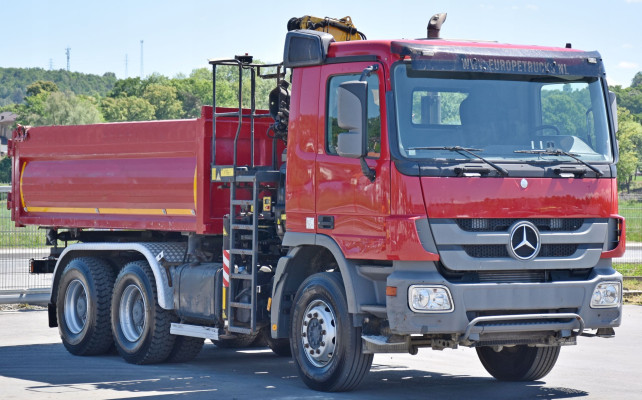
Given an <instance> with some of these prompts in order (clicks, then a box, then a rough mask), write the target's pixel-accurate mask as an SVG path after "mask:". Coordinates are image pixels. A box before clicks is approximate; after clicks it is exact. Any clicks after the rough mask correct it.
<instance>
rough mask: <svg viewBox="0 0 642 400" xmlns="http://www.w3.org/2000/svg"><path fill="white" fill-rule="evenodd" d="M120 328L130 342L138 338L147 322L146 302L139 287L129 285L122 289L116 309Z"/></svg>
mask: <svg viewBox="0 0 642 400" xmlns="http://www.w3.org/2000/svg"><path fill="white" fill-rule="evenodd" d="M118 314H119V317H120V318H119V319H120V329H121V331H122V332H123V335H124V336H125V338H126V339H127V340H129V341H130V342H136V341H137V340H138V339H140V337H141V335H142V334H143V331H144V330H145V324H146V323H147V304H146V303H145V298H144V297H143V294H142V292H141V291H140V288H139V287H138V286H136V285H129V286H127V287H126V288H125V290H124V291H123V294H122V296H121V298H120V307H119V309H118Z"/></svg>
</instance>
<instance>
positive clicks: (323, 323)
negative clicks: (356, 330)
mask: <svg viewBox="0 0 642 400" xmlns="http://www.w3.org/2000/svg"><path fill="white" fill-rule="evenodd" d="M336 334H337V322H336V317H335V315H334V311H333V310H332V308H331V307H330V306H329V305H328V304H327V303H326V302H325V301H323V300H315V301H313V302H312V303H310V304H309V305H308V307H307V308H306V309H305V313H304V314H303V321H302V324H301V339H302V340H301V341H302V344H303V351H304V352H305V355H306V357H307V358H308V361H310V363H312V365H314V366H315V367H325V366H326V365H328V364H329V363H330V361H332V357H333V356H334V351H335V348H336Z"/></svg>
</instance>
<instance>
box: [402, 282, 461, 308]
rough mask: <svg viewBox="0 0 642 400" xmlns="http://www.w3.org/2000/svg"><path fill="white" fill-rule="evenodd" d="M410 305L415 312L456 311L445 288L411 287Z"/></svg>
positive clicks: (409, 292)
mask: <svg viewBox="0 0 642 400" xmlns="http://www.w3.org/2000/svg"><path fill="white" fill-rule="evenodd" d="M408 304H409V305H410V309H411V310H412V311H414V312H424V313H430V312H452V311H453V310H454V309H455V307H454V305H453V301H452V297H451V296H450V291H449V290H448V288H447V287H445V286H414V285H413V286H410V288H409V289H408Z"/></svg>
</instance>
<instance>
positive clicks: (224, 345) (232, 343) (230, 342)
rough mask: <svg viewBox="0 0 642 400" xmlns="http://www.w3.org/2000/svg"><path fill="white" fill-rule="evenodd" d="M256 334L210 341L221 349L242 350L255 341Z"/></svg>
mask: <svg viewBox="0 0 642 400" xmlns="http://www.w3.org/2000/svg"><path fill="white" fill-rule="evenodd" d="M257 337H258V333H250V334H248V335H242V334H237V335H236V336H234V337H233V338H226V339H219V340H214V339H212V343H214V344H215V345H216V347H218V348H221V349H242V348H245V347H250V346H251V345H252V344H253V343H254V342H255V341H256V339H257Z"/></svg>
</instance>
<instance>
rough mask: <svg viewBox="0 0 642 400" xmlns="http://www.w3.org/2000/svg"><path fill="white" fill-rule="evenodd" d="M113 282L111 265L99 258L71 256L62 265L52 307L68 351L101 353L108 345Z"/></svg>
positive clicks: (89, 353)
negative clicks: (54, 305)
mask: <svg viewBox="0 0 642 400" xmlns="http://www.w3.org/2000/svg"><path fill="white" fill-rule="evenodd" d="M113 283H114V272H113V270H112V268H111V266H110V265H109V264H107V263H106V262H105V261H104V260H101V259H99V258H93V257H83V258H75V259H73V260H71V261H70V262H69V264H67V266H66V267H65V269H64V271H63V273H62V278H61V280H60V285H59V286H58V297H57V299H56V308H57V316H58V327H59V330H60V337H61V339H62V343H63V344H64V346H65V348H66V349H67V350H68V351H69V352H70V353H71V354H74V355H77V356H89V355H96V354H103V353H106V352H107V351H108V350H109V348H110V347H111V345H112V343H113V338H112V334H111V329H110V326H109V325H110V323H109V321H110V314H109V307H110V306H111V293H112V286H113Z"/></svg>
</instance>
